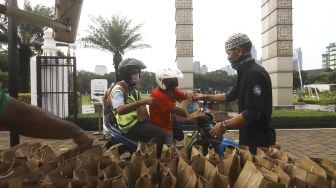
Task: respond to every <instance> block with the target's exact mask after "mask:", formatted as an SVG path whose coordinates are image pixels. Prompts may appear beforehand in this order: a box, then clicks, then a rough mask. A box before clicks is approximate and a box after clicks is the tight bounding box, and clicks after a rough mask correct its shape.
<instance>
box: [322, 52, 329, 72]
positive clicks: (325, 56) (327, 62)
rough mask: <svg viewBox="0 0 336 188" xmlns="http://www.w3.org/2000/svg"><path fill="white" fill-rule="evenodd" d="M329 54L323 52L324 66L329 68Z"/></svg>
mask: <svg viewBox="0 0 336 188" xmlns="http://www.w3.org/2000/svg"><path fill="white" fill-rule="evenodd" d="M328 57H329V56H328V54H322V68H324V69H326V68H329V61H328Z"/></svg>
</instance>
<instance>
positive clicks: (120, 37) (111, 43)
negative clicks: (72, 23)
mask: <svg viewBox="0 0 336 188" xmlns="http://www.w3.org/2000/svg"><path fill="white" fill-rule="evenodd" d="M91 21H92V24H91V25H89V35H88V36H86V37H84V38H82V39H81V41H82V42H83V43H84V47H93V48H98V49H102V50H107V51H109V52H111V53H112V54H113V65H114V70H115V72H116V74H115V75H116V80H118V81H119V80H120V79H119V75H118V65H119V63H120V62H121V60H122V57H123V55H124V53H125V52H126V51H127V50H132V49H139V48H145V47H150V46H149V45H148V44H143V43H140V42H141V41H142V36H141V34H140V33H139V30H140V28H141V27H142V25H141V24H140V25H136V26H134V27H133V26H132V25H131V24H132V21H131V20H128V19H127V18H125V17H119V16H117V15H114V16H112V18H111V19H110V20H108V19H105V18H103V17H102V16H98V17H92V18H91Z"/></svg>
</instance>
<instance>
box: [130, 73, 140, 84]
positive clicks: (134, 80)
mask: <svg viewBox="0 0 336 188" xmlns="http://www.w3.org/2000/svg"><path fill="white" fill-rule="evenodd" d="M139 81H140V74H139V73H134V74H132V75H131V84H133V85H134V86H135V85H137V84H138V83H139Z"/></svg>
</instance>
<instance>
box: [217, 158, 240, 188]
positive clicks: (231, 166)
mask: <svg viewBox="0 0 336 188" xmlns="http://www.w3.org/2000/svg"><path fill="white" fill-rule="evenodd" d="M217 169H218V172H219V173H221V174H223V175H225V176H227V177H229V181H230V185H231V186H233V185H234V183H235V182H236V180H237V178H238V176H239V174H240V172H241V165H240V157H239V156H238V155H237V154H234V155H230V156H228V155H227V158H226V159H224V160H223V161H222V162H220V163H218V164H217Z"/></svg>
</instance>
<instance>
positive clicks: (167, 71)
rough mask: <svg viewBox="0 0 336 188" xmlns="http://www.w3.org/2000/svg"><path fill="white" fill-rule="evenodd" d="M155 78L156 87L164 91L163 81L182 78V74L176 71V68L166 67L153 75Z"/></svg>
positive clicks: (178, 70)
mask: <svg viewBox="0 0 336 188" xmlns="http://www.w3.org/2000/svg"><path fill="white" fill-rule="evenodd" d="M155 78H156V83H157V85H158V86H159V87H160V88H161V89H163V90H166V89H167V87H166V86H165V85H164V83H163V80H164V79H167V78H183V74H182V72H181V71H180V69H178V68H176V67H167V68H163V69H161V70H159V71H158V72H157V73H156V74H155Z"/></svg>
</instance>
